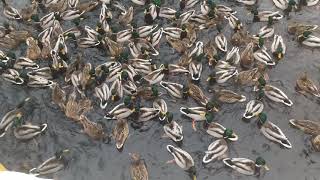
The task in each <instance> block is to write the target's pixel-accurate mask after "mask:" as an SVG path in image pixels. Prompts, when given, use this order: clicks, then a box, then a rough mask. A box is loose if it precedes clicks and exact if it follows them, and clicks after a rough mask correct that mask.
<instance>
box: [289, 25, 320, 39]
mask: <svg viewBox="0 0 320 180" xmlns="http://www.w3.org/2000/svg"><path fill="white" fill-rule="evenodd" d="M317 28H318V25H313V24H304V23H301V22H288V32H289V34H294V35H296V36H299V35H301V34H302V33H303V32H305V31H311V32H312V31H315V30H316V29H317Z"/></svg>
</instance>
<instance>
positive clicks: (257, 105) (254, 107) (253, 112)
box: [242, 100, 264, 119]
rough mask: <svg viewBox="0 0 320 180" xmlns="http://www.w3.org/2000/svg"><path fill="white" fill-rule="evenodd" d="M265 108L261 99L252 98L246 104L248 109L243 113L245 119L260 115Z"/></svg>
mask: <svg viewBox="0 0 320 180" xmlns="http://www.w3.org/2000/svg"><path fill="white" fill-rule="evenodd" d="M263 108H264V105H263V103H262V102H261V101H259V100H250V101H249V102H248V103H247V105H246V110H245V112H244V113H243V115H242V116H243V118H245V119H251V118H253V117H255V116H258V115H259V114H260V113H262V111H263Z"/></svg>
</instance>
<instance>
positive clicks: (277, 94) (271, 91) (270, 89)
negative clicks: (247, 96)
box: [258, 84, 293, 107]
mask: <svg viewBox="0 0 320 180" xmlns="http://www.w3.org/2000/svg"><path fill="white" fill-rule="evenodd" d="M258 93H259V96H264V95H265V96H266V97H267V98H269V99H270V100H272V101H275V102H280V103H282V104H284V105H286V106H289V107H290V106H292V105H293V102H292V101H291V100H290V99H289V98H288V96H287V95H286V94H285V93H284V92H283V91H281V90H280V89H279V88H277V87H275V86H272V85H270V84H267V85H265V86H264V88H263V89H261V90H259V92H258Z"/></svg>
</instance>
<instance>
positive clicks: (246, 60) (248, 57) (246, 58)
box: [240, 42, 254, 68]
mask: <svg viewBox="0 0 320 180" xmlns="http://www.w3.org/2000/svg"><path fill="white" fill-rule="evenodd" d="M253 47H254V44H253V43H252V42H251V43H249V44H248V45H247V47H246V48H245V49H244V50H243V51H242V53H241V56H240V65H241V66H242V67H244V68H249V67H250V66H251V65H252V63H253V61H254V57H253Z"/></svg>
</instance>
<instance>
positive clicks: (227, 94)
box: [216, 89, 246, 103]
mask: <svg viewBox="0 0 320 180" xmlns="http://www.w3.org/2000/svg"><path fill="white" fill-rule="evenodd" d="M216 95H217V99H218V100H219V101H220V102H224V103H236V102H244V101H246V97H245V96H244V95H239V94H237V93H235V92H233V91H231V90H226V89H222V90H219V91H216Z"/></svg>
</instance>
